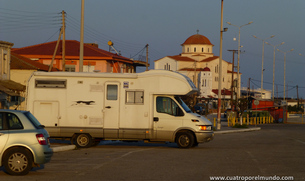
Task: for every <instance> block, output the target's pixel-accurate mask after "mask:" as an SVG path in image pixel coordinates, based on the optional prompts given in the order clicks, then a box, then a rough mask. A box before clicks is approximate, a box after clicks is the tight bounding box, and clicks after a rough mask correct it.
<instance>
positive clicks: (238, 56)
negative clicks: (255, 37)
mask: <svg viewBox="0 0 305 181" xmlns="http://www.w3.org/2000/svg"><path fill="white" fill-rule="evenodd" d="M251 23H253V21H250V22H249V23H247V24H244V25H241V26H237V25H234V24H232V23H230V22H227V24H229V25H232V26H235V27H237V28H238V54H237V87H236V88H237V100H238V98H239V94H240V90H239V82H240V80H239V58H240V48H241V46H240V28H241V27H243V26H246V25H249V24H251Z"/></svg>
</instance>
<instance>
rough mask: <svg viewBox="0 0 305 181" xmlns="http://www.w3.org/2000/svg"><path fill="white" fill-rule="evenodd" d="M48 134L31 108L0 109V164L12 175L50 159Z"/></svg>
mask: <svg viewBox="0 0 305 181" xmlns="http://www.w3.org/2000/svg"><path fill="white" fill-rule="evenodd" d="M52 155H53V151H52V149H51V148H50V142H49V134H48V132H47V131H46V130H45V129H44V126H43V125H41V124H40V123H39V122H38V120H37V119H36V118H35V117H34V116H33V115H32V114H31V113H30V112H28V111H16V110H8V109H0V166H4V169H5V171H6V172H7V173H8V174H11V175H26V174H28V173H29V171H30V170H31V169H32V167H33V166H34V167H35V166H39V164H44V163H47V162H49V161H50V160H51V157H52Z"/></svg>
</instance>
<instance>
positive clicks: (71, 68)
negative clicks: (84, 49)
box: [65, 65, 75, 72]
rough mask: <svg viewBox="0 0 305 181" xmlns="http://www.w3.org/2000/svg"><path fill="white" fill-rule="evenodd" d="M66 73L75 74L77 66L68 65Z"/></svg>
mask: <svg viewBox="0 0 305 181" xmlns="http://www.w3.org/2000/svg"><path fill="white" fill-rule="evenodd" d="M65 71H66V72H75V65H66V66H65Z"/></svg>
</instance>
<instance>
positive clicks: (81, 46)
mask: <svg viewBox="0 0 305 181" xmlns="http://www.w3.org/2000/svg"><path fill="white" fill-rule="evenodd" d="M84 9H85V0H82V7H81V23H80V45H79V46H80V47H79V72H83V64H84Z"/></svg>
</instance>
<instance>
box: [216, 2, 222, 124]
mask: <svg viewBox="0 0 305 181" xmlns="http://www.w3.org/2000/svg"><path fill="white" fill-rule="evenodd" d="M222 33H223V0H221V15H220V44H219V80H218V106H217V130H220V129H221V82H222Z"/></svg>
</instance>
